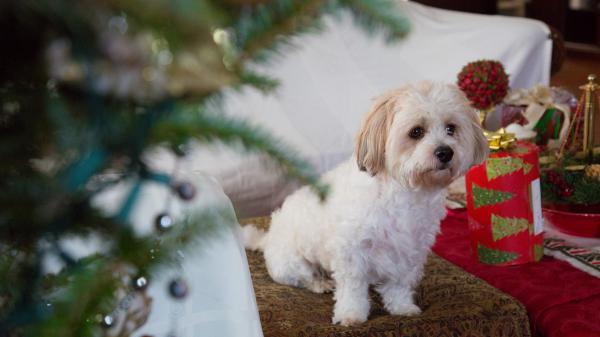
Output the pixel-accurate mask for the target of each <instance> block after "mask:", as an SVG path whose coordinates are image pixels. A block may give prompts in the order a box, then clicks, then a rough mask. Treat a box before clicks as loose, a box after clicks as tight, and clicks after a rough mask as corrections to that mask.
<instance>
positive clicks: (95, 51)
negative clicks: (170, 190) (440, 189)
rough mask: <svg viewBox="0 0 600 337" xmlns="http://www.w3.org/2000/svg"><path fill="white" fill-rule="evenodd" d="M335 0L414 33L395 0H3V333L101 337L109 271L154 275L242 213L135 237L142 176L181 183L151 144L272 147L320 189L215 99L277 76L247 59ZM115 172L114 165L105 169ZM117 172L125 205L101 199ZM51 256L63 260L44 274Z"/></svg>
mask: <svg viewBox="0 0 600 337" xmlns="http://www.w3.org/2000/svg"><path fill="white" fill-rule="evenodd" d="M340 9H345V10H347V11H349V12H351V13H352V15H353V17H354V18H355V19H356V22H358V23H359V24H360V25H361V26H362V27H363V28H365V29H366V30H367V31H368V32H375V31H379V32H381V33H383V34H384V35H385V37H386V38H387V39H388V40H393V39H397V38H400V37H402V36H403V35H404V34H406V32H407V31H408V23H407V21H406V19H404V18H403V17H402V16H401V15H399V13H398V9H397V8H395V6H394V1H393V0H362V1H355V0H248V1H246V0H223V1H216V0H178V1H167V0H156V1H142V0H107V1H97V0H89V1H73V0H52V1H50V0H21V1H4V2H1V3H0V36H1V38H0V41H2V43H3V48H2V52H1V53H0V98H1V103H0V136H1V137H2V141H1V142H0V158H1V160H0V190H1V191H2V193H0V336H7V335H8V336H61V337H75V336H77V337H86V336H99V335H103V334H104V332H105V330H103V329H102V328H101V327H100V325H99V324H98V323H97V322H96V321H95V317H96V316H97V315H98V314H102V313H106V312H109V311H110V310H111V309H112V308H114V307H115V306H116V305H117V302H118V298H117V296H116V291H115V290H116V289H118V288H119V287H120V286H122V284H121V283H122V278H120V277H117V276H115V274H114V273H113V271H114V270H117V269H118V270H121V269H122V270H126V271H128V273H129V274H130V275H129V276H130V277H133V276H135V275H147V276H148V277H149V279H150V280H151V279H152V275H153V273H155V272H156V271H157V270H159V269H160V268H162V267H165V266H168V265H169V263H170V262H171V261H173V259H174V258H175V257H174V256H173V254H174V252H176V251H177V250H178V249H185V247H187V246H190V245H191V244H193V245H194V246H198V245H201V244H202V243H203V242H204V241H206V240H209V239H210V238H211V237H214V236H215V235H218V233H219V227H220V225H219V224H221V223H223V219H225V220H227V219H229V220H230V221H229V222H230V223H233V222H234V220H235V219H233V218H232V217H234V215H233V212H232V210H230V209H223V210H220V209H214V210H211V211H210V212H209V211H206V212H200V211H199V212H198V214H193V215H192V216H190V217H189V218H187V219H186V220H185V221H183V222H182V223H179V224H178V225H177V226H176V227H175V228H177V230H172V231H169V232H168V233H165V234H162V235H161V237H160V239H161V240H160V244H159V243H158V242H157V240H156V234H150V235H147V236H141V237H139V236H136V235H135V234H134V232H133V229H132V228H131V224H130V223H129V221H128V219H129V213H130V211H131V209H132V208H133V206H134V205H135V203H136V200H137V196H138V195H139V190H140V188H141V187H140V186H141V185H142V183H143V182H145V181H156V182H158V183H162V184H165V185H167V186H170V185H171V184H172V182H171V177H170V176H169V175H168V174H165V173H164V172H153V171H152V169H151V168H149V167H148V166H147V165H146V163H145V162H144V160H143V159H142V158H143V155H144V153H145V152H146V151H148V150H149V149H151V148H152V147H154V146H164V147H167V148H172V149H174V151H175V150H177V151H179V150H180V149H181V148H185V146H184V145H186V144H187V143H188V142H189V141H190V140H195V141H198V142H201V143H213V142H221V143H224V144H227V145H229V146H232V147H235V148H237V149H239V150H240V151H242V152H253V153H259V154H263V155H264V156H265V158H269V159H270V160H271V161H273V162H274V163H276V164H278V165H279V166H281V167H282V168H283V169H284V171H285V172H286V173H287V174H288V175H289V176H290V177H291V178H293V179H297V180H299V181H300V182H302V183H304V184H308V185H310V186H312V188H313V190H314V191H315V192H316V193H317V194H318V195H319V196H320V197H321V198H324V197H325V196H326V194H327V188H326V186H324V185H323V184H322V183H320V182H319V180H318V178H317V175H316V174H315V172H314V171H313V169H312V168H311V167H310V165H309V164H308V163H307V162H306V161H305V160H303V159H302V158H301V156H300V155H299V154H298V153H296V152H295V151H293V150H291V149H290V148H289V147H288V146H287V145H286V144H284V143H283V142H281V141H278V140H277V139H275V138H273V137H272V136H271V135H269V134H268V133H267V132H265V131H264V130H262V129H260V128H257V127H254V126H251V125H250V124H248V123H247V122H244V121H239V120H234V119H231V118H227V117H225V116H224V115H223V114H221V113H219V111H218V110H219V109H218V106H219V103H220V99H219V98H220V96H221V94H222V92H223V91H224V90H225V89H229V88H240V87H252V88H255V89H256V90H260V91H262V92H265V93H268V92H270V91H271V90H273V89H274V88H276V86H277V83H278V82H277V79H273V78H270V77H268V76H265V75H264V74H261V73H258V72H255V71H253V68H255V67H253V64H257V63H260V62H267V61H269V60H270V59H271V58H272V57H273V56H274V55H277V54H279V53H280V52H281V51H282V48H285V47H287V46H289V45H291V44H292V43H291V41H293V38H294V37H296V36H298V35H300V34H306V33H310V32H315V31H318V30H319V29H322V26H323V25H322V21H321V20H322V17H323V15H326V14H334V13H337V12H338V11H339V10H340ZM107 172H112V173H115V172H116V173H117V174H113V175H111V177H112V178H110V179H100V180H98V179H97V178H98V177H99V176H101V175H103V174H104V173H107ZM123 182H127V183H128V184H130V186H131V190H130V193H129V195H128V196H127V198H126V199H125V201H124V203H123V205H120V207H118V209H119V212H117V214H116V215H114V216H112V215H106V214H104V213H101V212H99V211H98V210H97V209H96V208H94V207H93V206H92V200H93V199H94V197H95V196H97V195H98V194H99V193H101V192H102V191H104V190H106V189H107V188H110V187H111V186H114V185H115V184H119V183H123ZM226 222H227V221H226ZM73 236H80V237H83V238H88V237H96V238H99V239H100V240H102V242H104V243H105V244H106V247H108V248H106V249H105V250H104V251H102V254H98V255H92V256H89V257H87V258H84V259H75V258H74V257H73V256H71V254H70V253H69V252H68V251H67V250H65V249H64V248H63V247H62V245H61V242H62V240H63V239H64V238H66V237H73ZM175 247H177V249H175ZM48 256H52V257H54V258H56V259H58V260H60V261H61V263H62V264H63V265H64V266H65V267H64V268H63V270H62V272H61V273H59V274H56V275H44V273H43V270H42V261H43V259H44V258H45V257H48ZM48 304H51V305H48Z"/></svg>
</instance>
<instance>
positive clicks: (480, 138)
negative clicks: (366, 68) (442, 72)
mask: <svg viewBox="0 0 600 337" xmlns="http://www.w3.org/2000/svg"><path fill="white" fill-rule="evenodd" d="M487 154H488V146H487V142H486V139H485V136H484V135H483V131H482V129H481V127H480V125H479V119H478V117H477V114H476V112H475V110H474V109H473V108H471V107H470V105H469V102H468V100H467V98H466V97H465V95H464V94H463V93H462V91H460V90H459V89H458V87H456V86H455V85H450V84H440V83H432V82H428V81H424V82H419V83H416V84H414V85H407V86H404V87H402V88H400V89H397V90H394V91H390V92H388V93H386V94H384V95H382V96H381V97H379V98H377V99H376V101H375V103H374V104H373V107H372V108H371V110H370V111H369V113H368V114H367V117H366V119H365V120H364V122H363V124H362V127H361V129H360V131H359V133H358V137H357V140H356V159H357V163H358V166H359V168H360V169H361V170H363V171H367V172H368V173H370V174H371V175H373V176H375V175H386V176H390V177H392V178H393V179H395V180H396V181H398V182H399V183H400V184H402V185H405V186H408V187H412V188H416V187H425V188H430V187H444V186H446V185H448V184H449V183H450V182H451V181H452V180H454V179H455V178H457V177H459V176H461V175H463V174H464V173H465V172H466V171H467V170H468V169H469V168H470V167H471V166H472V165H475V164H479V163H481V162H482V161H483V160H484V159H485V158H486V156H487Z"/></svg>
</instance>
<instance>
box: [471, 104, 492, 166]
mask: <svg viewBox="0 0 600 337" xmlns="http://www.w3.org/2000/svg"><path fill="white" fill-rule="evenodd" d="M471 112H472V117H471V118H470V120H471V128H472V134H473V140H472V144H473V164H472V165H478V164H481V163H482V162H483V161H484V160H485V159H486V158H487V156H488V154H489V152H490V150H489V146H488V142H487V139H486V138H485V135H484V134H483V129H482V128H481V124H480V123H479V117H478V116H477V113H476V112H475V110H472V111H471Z"/></svg>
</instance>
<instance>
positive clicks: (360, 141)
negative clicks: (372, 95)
mask: <svg viewBox="0 0 600 337" xmlns="http://www.w3.org/2000/svg"><path fill="white" fill-rule="evenodd" d="M396 96H397V93H395V92H390V93H387V94H384V95H383V96H381V97H379V98H377V100H376V101H375V103H374V104H373V106H372V107H371V110H369V113H367V116H366V118H365V120H364V121H363V124H362V126H361V128H360V131H359V132H358V137H357V138H356V162H357V164H358V167H359V168H360V170H361V171H366V172H369V174H371V175H372V176H374V175H376V174H377V173H379V172H381V171H383V170H384V169H385V144H386V142H387V137H388V133H389V130H390V126H391V125H392V120H393V118H394V115H393V114H394V101H395V97H396Z"/></svg>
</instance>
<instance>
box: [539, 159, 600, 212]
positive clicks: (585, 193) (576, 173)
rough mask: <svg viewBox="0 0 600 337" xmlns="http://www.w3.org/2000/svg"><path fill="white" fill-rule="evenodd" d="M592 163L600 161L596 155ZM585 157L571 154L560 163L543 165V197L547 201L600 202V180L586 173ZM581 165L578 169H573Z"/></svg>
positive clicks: (558, 202)
mask: <svg viewBox="0 0 600 337" xmlns="http://www.w3.org/2000/svg"><path fill="white" fill-rule="evenodd" d="M591 162H592V163H600V158H598V157H595V158H593V160H592V161H591ZM586 164H587V162H586V161H584V160H583V159H579V158H575V157H573V156H569V157H567V158H565V159H564V160H562V161H561V162H560V164H552V165H547V166H545V167H544V166H542V167H541V174H540V176H541V189H542V199H543V201H544V202H545V203H554V204H574V205H583V206H589V205H595V204H600V180H599V179H597V178H594V177H590V176H588V175H586V173H585V170H584V169H581V167H585V165H586ZM574 167H579V168H578V169H573V168H574Z"/></svg>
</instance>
